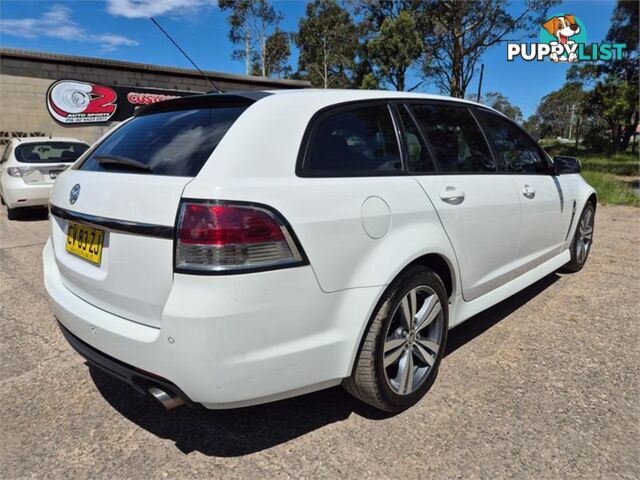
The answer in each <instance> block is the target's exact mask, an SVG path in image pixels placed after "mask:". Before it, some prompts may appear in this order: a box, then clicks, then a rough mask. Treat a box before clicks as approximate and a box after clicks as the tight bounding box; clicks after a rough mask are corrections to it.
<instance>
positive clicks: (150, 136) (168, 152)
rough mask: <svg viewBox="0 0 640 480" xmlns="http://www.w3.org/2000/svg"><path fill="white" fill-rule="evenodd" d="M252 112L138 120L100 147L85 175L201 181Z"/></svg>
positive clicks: (201, 111) (205, 111)
mask: <svg viewBox="0 0 640 480" xmlns="http://www.w3.org/2000/svg"><path fill="white" fill-rule="evenodd" d="M246 108H247V107H246V106H242V107H225V108H198V109H192V110H177V111H168V112H160V113H154V114H149V115H142V116H139V117H134V118H133V119H132V120H130V121H129V122H127V123H126V124H125V125H123V126H122V127H120V128H118V129H117V130H116V131H114V132H113V133H112V134H111V135H109V136H108V137H107V138H106V139H105V140H104V141H103V142H102V143H101V144H100V145H98V146H97V148H96V149H95V150H94V151H93V152H91V155H90V156H89V157H88V158H87V159H86V160H85V161H84V162H83V163H82V165H81V166H80V170H89V171H101V172H102V171H104V172H126V173H146V174H151V175H168V176H177V177H195V176H196V175H197V174H198V172H199V171H200V169H201V168H202V166H203V165H204V164H205V162H206V161H207V159H208V158H209V156H210V155H211V153H212V152H213V150H214V149H215V148H216V147H217V145H218V143H220V140H222V137H224V135H225V134H226V133H227V131H228V130H229V128H230V127H231V125H233V123H234V122H235V121H236V119H237V118H238V117H239V116H240V115H241V114H242V112H243V111H244V110H245V109H246Z"/></svg>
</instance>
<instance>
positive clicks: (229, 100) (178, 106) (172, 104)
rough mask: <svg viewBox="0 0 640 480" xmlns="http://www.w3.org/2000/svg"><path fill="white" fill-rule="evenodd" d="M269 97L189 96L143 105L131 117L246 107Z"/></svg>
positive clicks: (260, 93) (250, 93)
mask: <svg viewBox="0 0 640 480" xmlns="http://www.w3.org/2000/svg"><path fill="white" fill-rule="evenodd" d="M269 95H272V94H271V93H269V92H263V91H257V90H255V91H237V92H225V93H207V94H202V95H189V96H186V97H179V98H172V99H171V100H164V101H162V102H158V103H151V104H149V105H144V106H142V107H139V108H137V109H136V110H135V112H133V116H134V117H141V116H144V115H150V114H152V113H161V112H172V111H176V110H189V109H192V108H213V107H219V108H220V107H245V106H246V107H248V106H249V105H251V104H253V103H255V102H257V101H258V100H260V99H262V98H264V97H268V96H269Z"/></svg>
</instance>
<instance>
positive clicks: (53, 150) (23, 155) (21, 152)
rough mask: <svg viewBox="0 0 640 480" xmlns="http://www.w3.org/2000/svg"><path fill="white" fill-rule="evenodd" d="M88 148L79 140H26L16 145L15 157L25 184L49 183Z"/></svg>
mask: <svg viewBox="0 0 640 480" xmlns="http://www.w3.org/2000/svg"><path fill="white" fill-rule="evenodd" d="M88 148H89V146H88V145H87V144H86V143H81V142H66V141H64V142H63V141H42V142H28V143H22V144H19V145H18V146H17V147H16V150H15V157H16V160H17V161H18V163H19V164H20V169H21V170H22V179H23V180H24V182H25V183H26V184H27V185H51V184H52V183H53V182H55V181H56V178H58V175H60V174H61V173H62V172H63V171H64V170H65V169H67V168H68V167H69V166H70V165H71V164H72V163H73V162H75V161H76V160H77V159H78V157H80V155H82V154H83V153H84V152H85V151H86V150H87V149H88Z"/></svg>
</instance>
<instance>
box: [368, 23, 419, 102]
mask: <svg viewBox="0 0 640 480" xmlns="http://www.w3.org/2000/svg"><path fill="white" fill-rule="evenodd" d="M422 50H423V43H422V39H421V38H420V34H419V33H418V31H417V30H416V22H415V20H414V19H413V17H411V15H410V14H409V13H408V12H407V11H402V12H400V13H399V14H398V16H397V17H396V18H391V17H388V18H386V19H385V20H384V21H383V22H382V26H381V28H380V33H379V35H378V36H376V37H375V38H373V39H372V40H371V41H370V42H369V44H368V51H369V55H370V58H371V61H372V63H373V65H374V67H375V72H376V74H377V76H378V78H380V79H381V80H382V81H383V82H385V83H389V84H391V85H392V86H393V88H395V89H396V90H398V91H403V90H404V89H405V82H406V75H407V70H409V68H410V67H411V65H413V64H414V63H415V61H416V60H417V59H418V57H420V55H421V54H422ZM418 85H419V84H418ZM418 85H416V86H415V87H413V88H412V89H411V90H413V89H415V88H416V87H417V86H418Z"/></svg>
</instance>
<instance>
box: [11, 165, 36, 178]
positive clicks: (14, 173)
mask: <svg viewBox="0 0 640 480" xmlns="http://www.w3.org/2000/svg"><path fill="white" fill-rule="evenodd" d="M31 172H35V168H31V167H9V168H7V173H8V174H9V176H11V177H24V176H26V175H29V174H30V173H31Z"/></svg>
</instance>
